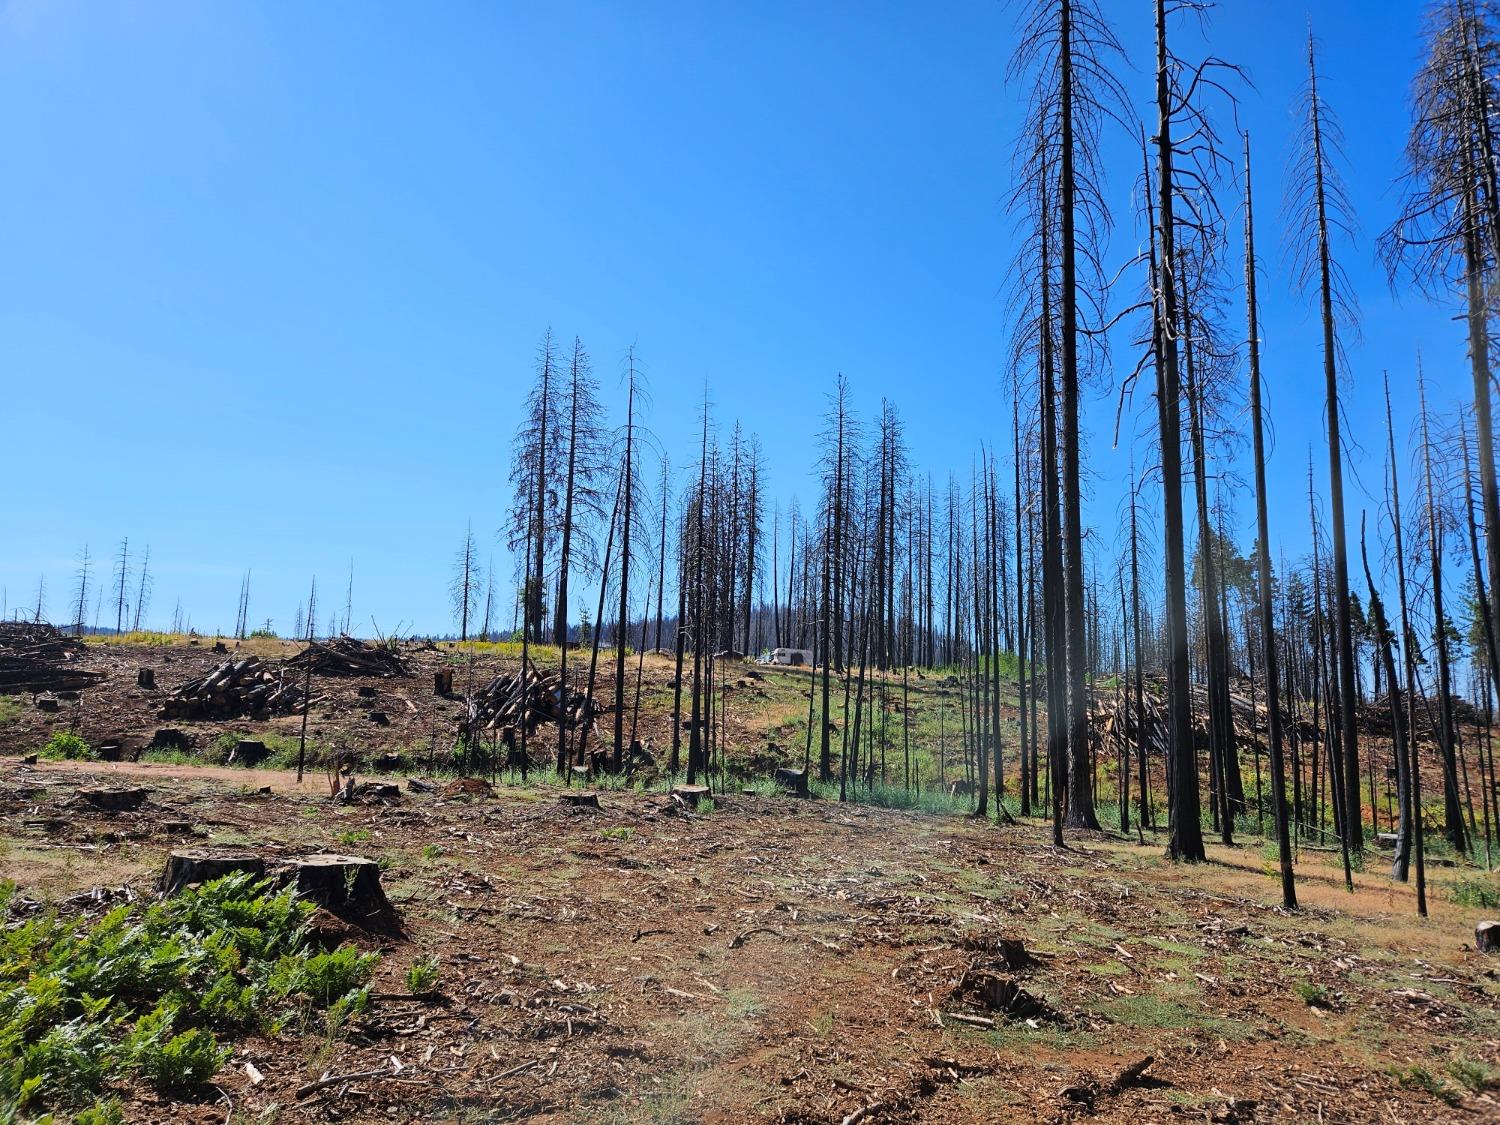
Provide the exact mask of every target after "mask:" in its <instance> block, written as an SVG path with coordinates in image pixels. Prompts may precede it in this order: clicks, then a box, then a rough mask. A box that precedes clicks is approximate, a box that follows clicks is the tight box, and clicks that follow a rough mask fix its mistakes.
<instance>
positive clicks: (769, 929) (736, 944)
mask: <svg viewBox="0 0 1500 1125" xmlns="http://www.w3.org/2000/svg"><path fill="white" fill-rule="evenodd" d="M751 934H775V935H776V936H777V937H779V938H781V939H782V940H783V941H785V940H786V934H784V933H782V932H781V931H780V930H778V929H777V928H776V927H775V926H751V927H750V928H749V929H748V930H741V931H740V932H739V933H737V934H735V935H734V937H733V938H732V939H731V940H730V942H729V948H730V949H739V948H740V947H741V946H742V945H744V944H745V939H746V938H748V937H749V936H750V935H751Z"/></svg>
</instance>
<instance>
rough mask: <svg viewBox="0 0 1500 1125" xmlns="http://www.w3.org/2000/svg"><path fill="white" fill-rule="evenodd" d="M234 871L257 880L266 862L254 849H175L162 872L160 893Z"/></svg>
mask: <svg viewBox="0 0 1500 1125" xmlns="http://www.w3.org/2000/svg"><path fill="white" fill-rule="evenodd" d="M236 871H248V872H250V874H252V875H254V876H255V877H256V878H257V879H258V878H260V877H261V876H262V875H264V874H265V873H266V863H265V860H263V859H261V858H260V856H258V855H256V854H255V853H254V852H247V851H242V850H238V849H226V848H175V849H173V851H172V853H171V854H170V855H168V856H167V866H166V867H165V869H163V871H162V873H161V880H160V886H161V893H162V894H164V895H170V894H176V893H177V892H178V891H180V890H182V888H183V887H186V886H188V885H189V884H193V883H207V882H209V881H210V880H212V879H221V878H223V877H224V876H225V875H232V874H234V873H235V872H236Z"/></svg>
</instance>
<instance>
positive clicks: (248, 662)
mask: <svg viewBox="0 0 1500 1125" xmlns="http://www.w3.org/2000/svg"><path fill="white" fill-rule="evenodd" d="M301 703H302V689H301V688H300V687H299V686H298V684H297V677H295V676H289V675H287V674H285V673H284V672H283V671H281V670H280V669H277V670H275V671H273V670H272V669H271V666H270V665H269V664H267V663H266V662H265V661H264V660H262V659H261V658H260V657H258V656H247V657H245V658H244V659H242V660H226V661H224V663H223V664H219V665H216V666H215V667H214V669H213V670H212V671H211V672H209V673H208V675H206V676H198V677H196V678H195V679H191V680H189V681H187V683H185V684H182V685H180V686H179V687H177V688H176V689H175V690H174V691H173V692H172V694H171V695H169V696H167V698H166V699H165V700H164V701H163V702H162V707H161V711H160V713H159V715H158V717H159V718H163V719H238V718H243V717H247V716H248V717H250V718H256V719H261V718H266V717H268V716H271V715H286V714H291V713H293V712H295V711H297V710H298V708H299V707H300V706H301Z"/></svg>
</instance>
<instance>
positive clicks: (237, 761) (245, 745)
mask: <svg viewBox="0 0 1500 1125" xmlns="http://www.w3.org/2000/svg"><path fill="white" fill-rule="evenodd" d="M269 754H270V751H269V750H267V749H266V744H265V743H264V742H255V741H252V740H251V739H248V738H242V739H240V740H239V741H238V742H236V743H235V744H234V749H233V750H231V751H230V752H229V759H228V761H229V764H230V765H231V766H258V765H260V764H261V763H262V762H263V761H265V760H266V757H267V756H268V755H269Z"/></svg>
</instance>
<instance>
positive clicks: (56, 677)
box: [0, 621, 104, 694]
mask: <svg viewBox="0 0 1500 1125" xmlns="http://www.w3.org/2000/svg"><path fill="white" fill-rule="evenodd" d="M83 652H84V646H83V642H82V641H81V640H79V639H78V638H77V637H70V636H68V634H66V633H64V632H63V631H62V630H61V629H59V628H57V627H56V626H54V625H47V624H45V623H42V622H30V621H0V692H21V691H29V692H31V693H32V694H36V693H38V692H43V691H78V690H79V689H80V688H86V687H92V686H93V685H94V684H96V683H98V682H99V681H100V680H102V679H103V678H104V673H103V672H91V671H89V670H88V669H86V668H79V667H77V666H76V664H75V662H76V661H77V660H78V658H79V657H81V656H82V655H83Z"/></svg>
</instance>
